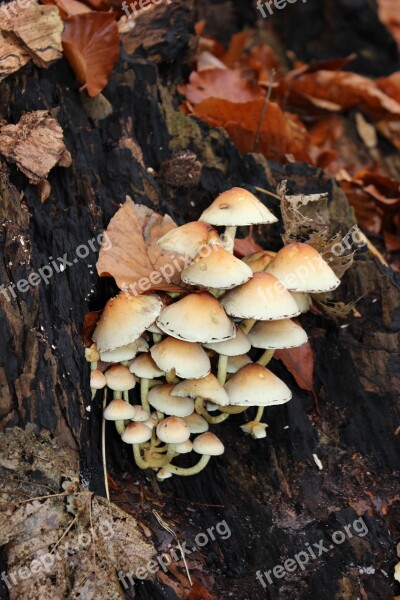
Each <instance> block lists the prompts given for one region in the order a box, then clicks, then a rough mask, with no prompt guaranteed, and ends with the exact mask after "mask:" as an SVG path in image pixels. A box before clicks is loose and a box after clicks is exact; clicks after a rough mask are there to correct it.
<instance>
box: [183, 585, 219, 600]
mask: <svg viewBox="0 0 400 600" xmlns="http://www.w3.org/2000/svg"><path fill="white" fill-rule="evenodd" d="M186 600H213V598H212V596H210V594H209V593H208V591H207V590H206V588H205V587H204V586H202V585H201V584H200V583H199V582H198V581H195V582H194V583H193V585H192V587H191V588H190V592H189V595H188V596H187V598H186Z"/></svg>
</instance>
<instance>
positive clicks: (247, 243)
mask: <svg viewBox="0 0 400 600" xmlns="http://www.w3.org/2000/svg"><path fill="white" fill-rule="evenodd" d="M263 251H264V248H262V247H261V246H259V245H258V244H257V243H256V242H255V241H254V239H253V233H252V231H250V233H249V234H248V235H247V236H246V237H245V238H236V239H235V254H236V256H238V257H239V258H243V256H248V255H249V254H254V253H255V252H263Z"/></svg>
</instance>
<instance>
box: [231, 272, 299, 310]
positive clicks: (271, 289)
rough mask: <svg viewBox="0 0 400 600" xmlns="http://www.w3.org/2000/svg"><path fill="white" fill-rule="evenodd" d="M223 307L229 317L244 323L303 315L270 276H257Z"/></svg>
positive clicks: (233, 292) (265, 274) (276, 281)
mask: <svg viewBox="0 0 400 600" xmlns="http://www.w3.org/2000/svg"><path fill="white" fill-rule="evenodd" d="M221 304H222V306H223V307H224V308H225V310H226V312H227V313H228V315H231V316H233V317H240V318H241V319H256V320H260V321H271V320H277V319H285V318H287V317H296V316H297V315H299V314H300V311H299V307H298V306H297V304H296V302H295V300H294V299H293V297H292V296H291V294H290V293H289V292H288V291H287V290H286V289H285V287H284V286H283V285H282V283H280V282H279V281H278V280H277V279H276V278H275V277H274V276H273V275H271V274H270V273H255V274H254V276H253V278H252V279H250V281H247V283H244V284H243V285H241V286H239V287H237V288H235V289H234V290H231V291H229V292H228V293H227V294H226V296H224V298H223V299H222V301H221Z"/></svg>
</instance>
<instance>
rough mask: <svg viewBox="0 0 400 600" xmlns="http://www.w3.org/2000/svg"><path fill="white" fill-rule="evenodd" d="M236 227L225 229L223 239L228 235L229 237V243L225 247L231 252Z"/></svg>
mask: <svg viewBox="0 0 400 600" xmlns="http://www.w3.org/2000/svg"><path fill="white" fill-rule="evenodd" d="M236 229H237V227H226V229H225V239H226V238H227V237H229V238H230V239H231V244H229V247H228V246H227V247H226V249H227V250H229V252H230V253H231V254H233V249H234V246H235V237H236Z"/></svg>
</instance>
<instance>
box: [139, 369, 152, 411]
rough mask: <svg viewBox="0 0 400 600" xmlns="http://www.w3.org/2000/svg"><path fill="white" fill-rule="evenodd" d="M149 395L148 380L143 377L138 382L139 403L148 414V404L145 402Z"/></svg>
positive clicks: (149, 409)
mask: <svg viewBox="0 0 400 600" xmlns="http://www.w3.org/2000/svg"><path fill="white" fill-rule="evenodd" d="M148 393H149V380H148V379H146V378H145V377H142V379H141V380H140V401H141V403H142V406H143V408H144V410H146V411H147V412H148V413H149V414H150V413H151V408H150V404H149V402H148V400H147V394H148Z"/></svg>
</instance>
